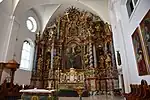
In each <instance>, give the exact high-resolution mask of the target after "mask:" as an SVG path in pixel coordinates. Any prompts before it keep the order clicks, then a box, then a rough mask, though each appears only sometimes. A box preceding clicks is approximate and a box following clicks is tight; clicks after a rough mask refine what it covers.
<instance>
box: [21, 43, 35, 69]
mask: <svg viewBox="0 0 150 100" xmlns="http://www.w3.org/2000/svg"><path fill="white" fill-rule="evenodd" d="M33 51H34V48H33V44H32V42H29V41H27V40H25V41H24V43H23V47H22V53H21V62H20V69H23V70H29V71H31V70H32V63H33Z"/></svg>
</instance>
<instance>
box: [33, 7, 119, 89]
mask: <svg viewBox="0 0 150 100" xmlns="http://www.w3.org/2000/svg"><path fill="white" fill-rule="evenodd" d="M35 44H36V47H35V57H34V65H33V70H32V78H31V85H34V86H36V87H40V88H47V87H50V88H52V89H53V88H54V89H55V88H59V89H66V88H72V89H73V88H75V87H78V86H79V87H84V89H86V90H88V91H101V90H102V89H103V88H104V90H107V89H108V88H111V90H112V89H113V85H114V80H115V79H118V76H117V68H116V64H115V57H114V48H113V41H112V32H111V27H110V25H109V24H108V23H106V22H104V21H103V20H102V19H101V18H100V17H99V16H97V15H94V14H92V13H91V12H88V11H81V10H79V9H78V8H75V7H70V8H68V9H66V11H65V12H64V14H62V15H60V16H58V17H57V18H55V20H54V21H49V22H48V23H47V26H46V28H45V30H44V32H43V33H40V32H39V34H37V35H36V41H35Z"/></svg>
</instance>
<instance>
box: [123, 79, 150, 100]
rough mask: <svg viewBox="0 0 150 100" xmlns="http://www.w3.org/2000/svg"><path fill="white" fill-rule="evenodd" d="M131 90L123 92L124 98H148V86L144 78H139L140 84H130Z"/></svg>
mask: <svg viewBox="0 0 150 100" xmlns="http://www.w3.org/2000/svg"><path fill="white" fill-rule="evenodd" d="M130 88H131V92H130V93H126V94H124V96H125V98H126V100H150V86H149V85H148V84H147V82H146V80H141V84H131V85H130Z"/></svg>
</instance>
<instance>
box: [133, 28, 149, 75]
mask: <svg viewBox="0 0 150 100" xmlns="http://www.w3.org/2000/svg"><path fill="white" fill-rule="evenodd" d="M132 41H133V46H134V52H135V57H136V62H137V68H138V73H139V76H142V75H147V74H148V71H147V68H146V62H145V58H144V52H143V48H142V42H141V39H140V33H139V29H138V28H136V30H135V31H134V33H133V35H132Z"/></svg>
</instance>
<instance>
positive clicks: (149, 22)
mask: <svg viewBox="0 0 150 100" xmlns="http://www.w3.org/2000/svg"><path fill="white" fill-rule="evenodd" d="M140 28H141V33H142V39H143V41H144V47H145V49H146V55H147V58H148V63H149V64H148V65H149V69H150V10H149V11H148V13H147V14H146V15H145V17H144V18H143V20H142V21H141V23H140Z"/></svg>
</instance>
